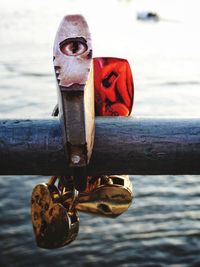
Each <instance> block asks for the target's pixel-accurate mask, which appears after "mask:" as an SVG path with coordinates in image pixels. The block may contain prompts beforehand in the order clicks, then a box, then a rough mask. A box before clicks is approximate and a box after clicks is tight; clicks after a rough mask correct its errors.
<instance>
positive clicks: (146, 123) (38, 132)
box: [0, 117, 200, 175]
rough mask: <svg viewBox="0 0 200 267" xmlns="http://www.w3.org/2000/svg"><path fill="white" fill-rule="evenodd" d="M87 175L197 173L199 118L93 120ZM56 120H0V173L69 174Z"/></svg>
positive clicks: (102, 118) (199, 150)
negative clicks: (92, 136) (91, 152)
mask: <svg viewBox="0 0 200 267" xmlns="http://www.w3.org/2000/svg"><path fill="white" fill-rule="evenodd" d="M95 132H96V134H95V142H94V144H95V145H94V149H93V155H92V159H91V162H90V165H89V167H88V169H87V174H93V175H94V174H95V175H99V174H122V173H125V174H138V175H150V174H200V119H143V118H138V119H137V118H124V117H119V118H117V117H114V118H111V117H106V118H105V117H101V118H100V117H97V118H96V131H95ZM70 173H71V170H70V168H69V167H68V163H67V158H66V154H65V151H64V148H63V142H62V137H61V130H60V125H59V121H58V120H57V119H49V120H1V121H0V174H1V175H14V174H16V175H19V174H21V175H24V174H27V175H34V174H37V175H39V174H43V175H53V174H56V175H59V174H70Z"/></svg>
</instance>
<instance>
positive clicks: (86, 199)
mask: <svg viewBox="0 0 200 267" xmlns="http://www.w3.org/2000/svg"><path fill="white" fill-rule="evenodd" d="M69 195H70V192H66V194H65V195H64V202H65V203H67V202H68V201H69V200H70V196H69ZM65 196H66V199H65ZM132 199H133V191H132V183H131V181H130V180H129V176H128V175H112V176H101V177H98V178H97V177H88V178H87V188H86V190H85V191H84V192H81V193H80V194H79V199H78V202H77V204H76V209H77V210H79V211H81V212H86V213H93V214H96V215H99V216H106V217H110V218H115V217H117V216H119V215H121V214H122V213H123V212H125V211H126V210H127V209H128V208H129V206H130V205H131V202H132Z"/></svg>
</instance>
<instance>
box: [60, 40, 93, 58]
mask: <svg viewBox="0 0 200 267" xmlns="http://www.w3.org/2000/svg"><path fill="white" fill-rule="evenodd" d="M87 49H88V46H87V41H86V40H85V39H84V38H83V37H77V38H68V39H65V40H64V41H62V42H61V43H60V50H61V52H62V53H63V54H64V55H66V56H79V55H82V54H83V53H85V51H87Z"/></svg>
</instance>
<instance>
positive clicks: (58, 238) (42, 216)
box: [31, 177, 79, 249]
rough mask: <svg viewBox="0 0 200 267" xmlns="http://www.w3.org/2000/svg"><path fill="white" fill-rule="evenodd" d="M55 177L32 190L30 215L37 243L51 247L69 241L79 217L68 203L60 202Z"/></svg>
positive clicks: (76, 230) (74, 235)
mask: <svg viewBox="0 0 200 267" xmlns="http://www.w3.org/2000/svg"><path fill="white" fill-rule="evenodd" d="M55 181H56V177H51V179H50V181H49V182H48V183H46V184H45V183H42V184H38V185H37V186H36V187H35V188H34V189H33V192H32V197H31V215H32V224H33V229H34V233H35V237H36V242H37V245H38V246H39V247H41V248H47V249H53V248H59V247H62V246H65V245H67V244H69V243H71V242H72V241H73V240H74V239H75V238H76V236H77V234H78V230H79V217H78V214H77V211H76V210H75V208H74V207H73V206H72V205H71V204H70V205H69V204H68V205H64V204H62V203H61V193H60V192H59V190H58V189H57V187H56V186H55V185H54V184H55Z"/></svg>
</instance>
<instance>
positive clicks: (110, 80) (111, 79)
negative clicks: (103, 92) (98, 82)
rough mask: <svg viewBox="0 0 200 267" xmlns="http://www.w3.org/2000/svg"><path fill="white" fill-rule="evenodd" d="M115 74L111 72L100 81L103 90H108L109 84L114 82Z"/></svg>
mask: <svg viewBox="0 0 200 267" xmlns="http://www.w3.org/2000/svg"><path fill="white" fill-rule="evenodd" d="M117 76H118V75H117V73H116V72H114V71H111V73H110V74H109V75H108V76H107V77H106V78H105V79H103V80H102V84H103V86H104V87H105V88H109V87H110V86H111V84H112V83H113V82H114V80H115V79H116V78H117Z"/></svg>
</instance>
